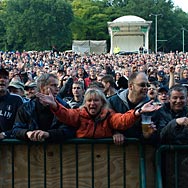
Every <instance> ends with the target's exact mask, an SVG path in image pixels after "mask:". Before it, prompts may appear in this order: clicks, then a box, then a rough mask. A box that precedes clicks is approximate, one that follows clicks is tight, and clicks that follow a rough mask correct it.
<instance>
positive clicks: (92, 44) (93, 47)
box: [72, 40, 107, 54]
mask: <svg viewBox="0 0 188 188" xmlns="http://www.w3.org/2000/svg"><path fill="white" fill-rule="evenodd" d="M106 49H107V47H106V41H105V40H100V41H96V40H81V41H80V40H74V41H73V44H72V51H73V52H76V53H79V54H84V53H96V54H102V53H106V51H107V50H106Z"/></svg>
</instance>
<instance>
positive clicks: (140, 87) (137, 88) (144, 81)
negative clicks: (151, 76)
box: [129, 73, 148, 100]
mask: <svg viewBox="0 0 188 188" xmlns="http://www.w3.org/2000/svg"><path fill="white" fill-rule="evenodd" d="M129 91H130V95H132V96H134V98H136V99H137V100H143V99H144V98H145V97H146V95H147V92H148V78H147V76H146V75H145V74H144V73H140V74H138V76H137V77H136V78H135V80H134V81H133V83H132V84H130V85H129Z"/></svg>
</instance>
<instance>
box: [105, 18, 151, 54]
mask: <svg viewBox="0 0 188 188" xmlns="http://www.w3.org/2000/svg"><path fill="white" fill-rule="evenodd" d="M151 23H152V21H146V20H144V19H143V18H140V17H138V16H132V15H128V16H122V17H119V18H117V19H115V20H114V21H113V22H108V31H109V34H110V37H111V47H110V53H111V54H112V53H113V51H114V48H117V47H118V48H119V49H120V51H124V52H138V51H139V48H140V47H141V46H142V47H143V48H144V50H145V51H147V52H148V50H149V42H148V40H149V29H150V26H151Z"/></svg>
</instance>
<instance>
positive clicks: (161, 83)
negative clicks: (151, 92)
mask: <svg viewBox="0 0 188 188" xmlns="http://www.w3.org/2000/svg"><path fill="white" fill-rule="evenodd" d="M157 80H158V85H159V87H161V86H165V85H168V80H167V78H166V75H165V72H164V71H163V70H160V71H158V72H157Z"/></svg>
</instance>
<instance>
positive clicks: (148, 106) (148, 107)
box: [142, 100, 161, 113]
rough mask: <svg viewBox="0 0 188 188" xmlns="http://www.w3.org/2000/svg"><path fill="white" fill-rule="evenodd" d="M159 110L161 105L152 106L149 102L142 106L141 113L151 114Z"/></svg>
mask: <svg viewBox="0 0 188 188" xmlns="http://www.w3.org/2000/svg"><path fill="white" fill-rule="evenodd" d="M159 108H161V105H154V104H153V100H151V101H149V102H147V103H146V104H144V105H143V106H142V113H146V112H153V111H156V110H158V109H159Z"/></svg>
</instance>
